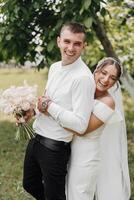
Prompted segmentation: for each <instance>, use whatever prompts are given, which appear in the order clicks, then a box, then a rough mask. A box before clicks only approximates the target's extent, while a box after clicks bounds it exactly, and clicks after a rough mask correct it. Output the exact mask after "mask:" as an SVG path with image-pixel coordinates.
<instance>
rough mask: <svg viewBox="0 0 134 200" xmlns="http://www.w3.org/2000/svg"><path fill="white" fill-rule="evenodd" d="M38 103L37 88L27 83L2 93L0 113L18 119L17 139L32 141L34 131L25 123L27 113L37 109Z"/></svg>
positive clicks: (0, 94)
mask: <svg viewBox="0 0 134 200" xmlns="http://www.w3.org/2000/svg"><path fill="white" fill-rule="evenodd" d="M36 102H37V86H36V85H35V86H29V85H28V84H27V82H26V81H24V85H23V86H20V87H15V86H11V87H10V88H8V89H6V90H4V91H1V92H0V111H2V112H4V113H5V114H7V115H14V116H15V117H16V118H17V119H18V123H17V125H18V129H17V132H16V139H17V140H19V139H20V138H25V139H27V138H28V139H31V138H32V137H34V136H35V133H34V130H33V129H32V128H31V127H30V125H28V123H27V122H26V121H25V115H26V112H28V111H29V110H30V109H33V110H34V109H35V107H36Z"/></svg>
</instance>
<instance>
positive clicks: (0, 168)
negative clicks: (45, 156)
mask: <svg viewBox="0 0 134 200" xmlns="http://www.w3.org/2000/svg"><path fill="white" fill-rule="evenodd" d="M23 80H27V82H28V83H29V84H30V85H33V84H37V85H38V86H39V87H38V94H39V95H40V94H42V93H43V90H44V85H45V84H46V80H47V70H42V71H40V72H37V71H35V70H22V69H10V70H9V69H0V89H5V88H8V87H10V86H11V85H22V84H23ZM124 107H125V116H126V123H127V133H128V152H129V154H128V155H129V169H130V177H131V188H132V197H131V200H134V136H133V134H134V120H133V119H134V106H133V101H132V100H131V98H130V97H128V95H127V94H124ZM15 131H16V127H15V123H14V119H13V118H12V117H7V116H4V115H3V114H0V200H33V198H32V197H30V196H28V194H27V193H26V192H25V191H24V190H23V188H22V169H23V159H24V154H25V148H26V145H27V142H26V141H20V142H16V141H15V140H14V136H15Z"/></svg>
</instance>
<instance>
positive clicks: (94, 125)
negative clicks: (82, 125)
mask: <svg viewBox="0 0 134 200" xmlns="http://www.w3.org/2000/svg"><path fill="white" fill-rule="evenodd" d="M99 101H101V102H103V103H104V104H106V105H107V106H108V107H109V108H111V109H112V110H114V108H115V103H114V101H113V99H112V98H111V97H105V98H102V99H99ZM102 112H103V111H102ZM104 123H105V122H103V121H101V120H100V119H99V118H98V117H97V116H96V115H95V114H94V113H91V117H90V119H89V123H88V127H87V129H86V131H85V132H84V134H79V133H77V132H75V131H72V130H71V129H66V130H68V131H71V132H73V133H74V134H76V135H78V136H83V135H86V134H87V133H90V132H92V131H94V130H96V129H98V128H99V127H100V126H102V125H103V124H104Z"/></svg>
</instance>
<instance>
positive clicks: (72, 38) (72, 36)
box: [57, 29, 85, 65]
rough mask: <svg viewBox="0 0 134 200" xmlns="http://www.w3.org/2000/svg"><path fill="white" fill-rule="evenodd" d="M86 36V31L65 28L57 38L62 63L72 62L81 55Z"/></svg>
mask: <svg viewBox="0 0 134 200" xmlns="http://www.w3.org/2000/svg"><path fill="white" fill-rule="evenodd" d="M84 38H85V36H84V33H72V32H71V31H70V30H69V29H64V30H63V32H62V33H61V35H60V37H58V38H57V44H58V47H59V48H60V52H61V60H62V65H69V64H72V63H73V62H75V61H76V60H77V59H78V58H79V57H80V55H81V53H82V51H83V49H84V47H85V42H84Z"/></svg>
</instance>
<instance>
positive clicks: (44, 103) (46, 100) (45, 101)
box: [42, 99, 51, 112]
mask: <svg viewBox="0 0 134 200" xmlns="http://www.w3.org/2000/svg"><path fill="white" fill-rule="evenodd" d="M50 102H51V100H50V99H44V100H43V101H42V112H45V111H46V110H47V108H48V105H49V103H50Z"/></svg>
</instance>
